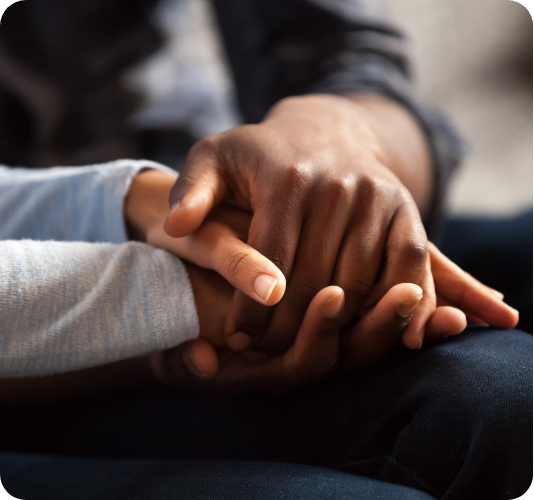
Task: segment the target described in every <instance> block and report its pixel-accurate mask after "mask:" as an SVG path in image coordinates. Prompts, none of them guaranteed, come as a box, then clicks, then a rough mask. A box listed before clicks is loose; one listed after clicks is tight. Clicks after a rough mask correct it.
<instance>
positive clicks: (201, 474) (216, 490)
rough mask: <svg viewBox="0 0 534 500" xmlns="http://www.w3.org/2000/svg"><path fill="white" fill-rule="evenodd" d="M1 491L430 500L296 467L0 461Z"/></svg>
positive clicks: (53, 499)
mask: <svg viewBox="0 0 534 500" xmlns="http://www.w3.org/2000/svg"><path fill="white" fill-rule="evenodd" d="M0 470H1V471H2V474H3V476H2V482H3V484H4V486H5V488H6V490H7V491H8V492H9V493H10V494H12V495H13V496H15V497H17V498H23V499H25V500H67V499H68V500H103V499H105V500H119V499H124V500H171V499H172V500H174V499H177V498H181V499H182V498H183V499H184V500H201V499H203V500H298V499H302V500H305V499H314V500H315V499H317V500H322V499H332V500H334V499H335V500H392V499H394V500H432V498H433V497H430V496H428V495H426V494H425V493H423V492H421V491H416V490H413V489H410V488H405V487H402V486H397V485H393V484H388V483H383V482H379V481H374V480H372V479H367V478H363V477H358V476H354V475H352V474H346V473H343V472H337V471H333V470H328V469H323V468H319V467H310V466H305V465H296V464H281V463H269V462H239V461H214V460H136V461H133V460H132V461H126V460H120V461H114V460H88V459H70V460H69V459H61V458H57V457H39V456H37V457H27V456H1V455H0Z"/></svg>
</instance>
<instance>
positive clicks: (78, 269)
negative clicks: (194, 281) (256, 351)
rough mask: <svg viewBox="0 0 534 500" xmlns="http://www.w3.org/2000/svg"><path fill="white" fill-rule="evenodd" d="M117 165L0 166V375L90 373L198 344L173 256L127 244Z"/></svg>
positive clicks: (135, 165) (189, 298) (123, 184)
mask: <svg viewBox="0 0 534 500" xmlns="http://www.w3.org/2000/svg"><path fill="white" fill-rule="evenodd" d="M146 168H158V169H160V170H165V167H162V166H160V165H157V164H154V163H152V162H145V161H130V160H122V161H118V162H114V163H110V164H106V165H96V166H91V167H83V168H79V167H78V168H55V169H46V170H35V169H32V170H25V169H7V168H4V167H0V377H21V376H29V375H44V374H52V373H58V372H65V371H69V370H75V369H80V368H87V367H91V366H96V365H100V364H104V363H110V362H113V361H118V360H121V359H126V358H129V357H134V356H140V355H144V354H148V353H151V352H154V351H158V350H161V349H166V348H170V347H173V346H176V345H178V344H180V343H182V342H184V341H186V340H188V339H191V338H194V337H196V336H198V319H197V314H196V308H195V303H194V300H193V294H192V290H191V285H190V283H189V279H188V276H187V273H186V271H185V268H184V266H183V264H182V263H181V262H180V260H179V259H177V258H176V257H174V256H172V255H171V254H169V253H167V252H165V251H163V250H158V249H155V248H152V247H150V246H148V245H145V244H142V243H135V242H128V239H127V235H126V230H125V224H124V217H123V201H124V196H125V194H126V193H127V192H128V189H129V186H130V183H131V180H132V178H133V177H134V176H135V175H136V174H137V173H138V172H139V171H141V170H143V169H146Z"/></svg>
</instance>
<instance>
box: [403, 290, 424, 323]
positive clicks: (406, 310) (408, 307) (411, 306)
mask: <svg viewBox="0 0 534 500" xmlns="http://www.w3.org/2000/svg"><path fill="white" fill-rule="evenodd" d="M422 298H423V296H422V295H421V296H419V297H417V299H416V300H412V301H411V302H406V303H404V304H399V305H398V306H397V313H398V314H399V315H400V316H402V317H403V318H407V317H408V316H410V314H412V313H413V312H414V311H415V308H416V307H417V304H419V302H420V301H421V299H422Z"/></svg>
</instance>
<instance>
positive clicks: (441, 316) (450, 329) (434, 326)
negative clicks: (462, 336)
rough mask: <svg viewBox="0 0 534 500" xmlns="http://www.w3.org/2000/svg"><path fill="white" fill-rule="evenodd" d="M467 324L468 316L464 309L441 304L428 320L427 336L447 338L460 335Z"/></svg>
mask: <svg viewBox="0 0 534 500" xmlns="http://www.w3.org/2000/svg"><path fill="white" fill-rule="evenodd" d="M466 326H467V318H466V316H465V314H464V313H463V312H462V311H460V310H459V309H456V308H455V307H450V306H441V307H438V308H437V309H436V311H435V312H434V314H433V315H432V316H431V318H430V319H429V320H428V323H427V325H426V331H425V338H447V337H450V336H451V335H458V334H459V333H462V332H463V331H464V330H465V327H466Z"/></svg>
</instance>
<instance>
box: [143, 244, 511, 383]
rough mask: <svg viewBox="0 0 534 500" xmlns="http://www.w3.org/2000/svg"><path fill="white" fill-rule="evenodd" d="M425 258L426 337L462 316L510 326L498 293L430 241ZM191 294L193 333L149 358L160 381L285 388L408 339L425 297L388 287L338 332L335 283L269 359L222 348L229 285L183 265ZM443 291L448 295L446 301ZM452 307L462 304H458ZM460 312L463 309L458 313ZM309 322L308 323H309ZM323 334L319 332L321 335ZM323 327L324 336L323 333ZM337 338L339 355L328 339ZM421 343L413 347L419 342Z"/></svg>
mask: <svg viewBox="0 0 534 500" xmlns="http://www.w3.org/2000/svg"><path fill="white" fill-rule="evenodd" d="M429 248H430V250H429V253H430V259H429V261H428V264H427V268H426V271H425V279H424V280H423V285H424V286H425V287H428V286H429V287H430V290H431V291H432V290H433V284H432V283H430V284H429V283H427V281H428V280H430V281H432V275H431V274H429V273H431V272H434V271H435V273H436V277H437V278H436V289H437V296H438V299H437V300H438V303H447V304H448V305H441V306H439V307H437V309H435V311H434V313H433V314H432V316H431V318H430V320H429V321H428V322H426V323H425V324H424V328H425V338H428V339H439V338H442V337H446V336H450V335H456V334H459V333H461V332H462V331H463V330H464V329H465V326H466V314H465V313H467V315H468V316H469V317H470V318H473V315H477V316H478V317H479V318H477V320H478V321H482V322H488V324H491V325H492V326H496V327H500V328H512V327H513V326H515V324H517V320H518V316H517V311H515V310H513V309H512V308H510V307H509V306H507V305H506V304H504V303H503V302H502V296H501V295H499V293H498V292H495V291H494V290H492V289H490V288H488V287H486V286H484V285H482V284H481V283H480V282H478V281H477V280H475V279H474V278H472V277H471V276H469V275H468V274H467V273H465V272H464V271H462V270H461V269H460V268H459V267H458V266H456V265H455V264H453V263H452V262H451V261H450V260H448V259H447V258H446V257H445V256H443V255H442V254H441V253H440V252H439V250H437V248H435V247H434V246H433V245H432V244H430V247H429ZM185 265H186V268H187V270H188V273H189V277H190V280H191V283H192V286H193V291H194V294H195V303H196V305H197V310H198V316H199V323H200V338H199V339H195V340H192V341H189V342H187V343H185V344H182V345H180V346H178V347H176V348H174V349H170V350H168V351H164V352H162V353H157V354H155V355H153V356H152V367H153V370H154V372H155V373H156V376H157V378H158V379H159V380H160V381H161V382H163V383H165V384H167V385H173V386H176V385H190V386H191V385H192V386H194V387H200V388H209V389H213V388H217V389H222V390H226V391H233V392H236V391H245V390H260V389H263V390H267V391H275V392H280V391H286V390H290V389H293V388H296V387H299V386H301V385H305V384H307V383H310V382H313V381H315V380H318V379H320V378H321V377H322V376H324V375H326V374H327V373H329V371H331V369H332V368H333V366H335V364H336V362H338V364H339V366H340V367H341V368H342V369H344V370H354V369H357V368H363V367H365V366H368V365H369V364H371V363H373V362H375V361H377V360H378V359H380V358H382V357H384V356H385V355H386V354H387V353H388V352H389V351H391V349H393V348H394V347H395V346H397V345H398V344H399V342H400V340H401V339H403V341H404V343H405V344H406V343H410V342H411V341H413V338H410V335H413V332H417V331H418V328H419V327H416V328H415V329H413V328H411V326H412V323H417V321H421V316H418V312H417V309H418V307H419V306H420V303H421V301H422V300H423V299H425V300H429V301H430V302H431V303H432V301H434V303H435V300H436V297H435V295H434V296H432V294H430V297H427V298H424V297H423V289H422V288H421V287H419V286H417V285H414V284H408V283H403V284H399V285H396V286H395V287H393V288H392V289H391V290H389V291H388V292H387V293H386V294H385V296H384V297H383V298H382V299H381V300H380V301H379V302H378V304H377V305H376V306H374V307H372V308H371V309H369V310H368V311H367V312H366V313H365V314H364V315H363V316H362V317H361V319H360V320H359V321H357V323H356V324H355V325H354V326H353V327H347V328H345V329H343V330H342V331H341V333H340V337H339V340H338V339H337V335H334V333H333V332H334V331H336V332H337V331H338V330H339V328H340V313H338V315H337V316H336V315H335V314H336V313H335V311H336V310H338V309H339V308H340V307H342V303H343V294H342V291H341V290H340V289H338V288H336V287H328V288H326V289H324V290H322V291H321V292H320V293H319V294H318V295H317V296H316V297H315V299H314V300H313V302H312V304H311V305H310V307H309V308H308V311H307V313H306V316H305V320H304V322H303V324H302V326H301V328H300V329H299V334H298V336H297V339H296V342H295V344H294V346H292V347H291V348H290V349H289V350H288V351H287V352H286V353H284V354H282V355H278V356H275V357H268V356H266V355H265V354H264V353H261V352H258V351H257V350H252V349H254V346H253V347H252V349H251V350H247V351H244V352H243V353H236V352H232V351H230V350H228V349H226V348H224V343H225V339H224V335H223V324H224V321H225V316H226V314H227V313H228V310H229V307H230V302H231V298H232V294H233V288H232V287H231V286H230V285H229V284H228V283H227V282H226V281H225V280H224V279H222V278H221V277H220V276H218V275H217V274H216V273H214V272H212V271H207V270H204V269H200V268H198V267H196V266H194V265H190V264H188V263H185ZM444 297H448V299H445V298H444ZM451 304H452V305H455V306H457V307H459V308H461V309H463V310H460V309H458V308H456V307H452V306H451ZM464 311H465V313H464ZM313 325H315V326H313ZM321 332H323V333H321ZM325 332H331V334H328V335H323V334H324V333H325ZM338 342H339V358H338V357H337V355H336V354H335V353H334V349H333V345H334V344H335V345H337V344H338ZM419 346H420V344H419V345H418V347H419Z"/></svg>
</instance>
